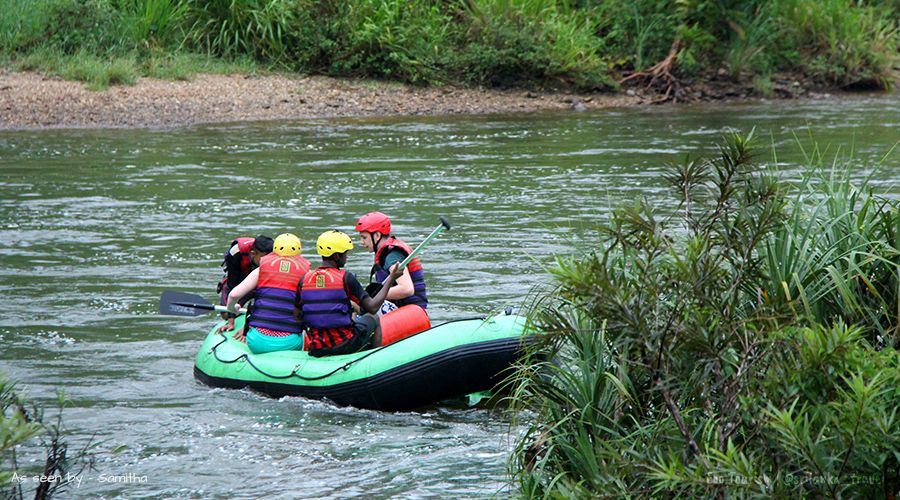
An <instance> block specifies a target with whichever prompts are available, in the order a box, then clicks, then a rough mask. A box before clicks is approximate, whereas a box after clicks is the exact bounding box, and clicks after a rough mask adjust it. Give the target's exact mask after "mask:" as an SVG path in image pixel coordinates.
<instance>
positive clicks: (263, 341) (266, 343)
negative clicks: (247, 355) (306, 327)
mask: <svg viewBox="0 0 900 500" xmlns="http://www.w3.org/2000/svg"><path fill="white" fill-rule="evenodd" d="M247 346H248V347H250V352H252V353H253V354H262V353H264V352H273V351H300V350H302V349H303V335H300V334H294V335H288V336H287V337H273V336H270V335H263V334H262V333H259V332H258V331H257V330H256V328H250V329H249V330H247Z"/></svg>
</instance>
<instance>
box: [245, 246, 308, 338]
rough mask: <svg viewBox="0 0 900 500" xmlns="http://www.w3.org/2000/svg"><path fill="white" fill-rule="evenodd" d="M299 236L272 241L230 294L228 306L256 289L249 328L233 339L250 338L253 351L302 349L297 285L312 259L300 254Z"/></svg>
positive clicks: (301, 328)
mask: <svg viewBox="0 0 900 500" xmlns="http://www.w3.org/2000/svg"><path fill="white" fill-rule="evenodd" d="M300 250H301V246H300V238H298V237H297V236H296V235H293V234H290V233H285V234H282V235H280V236H278V237H277V238H275V242H274V244H273V251H272V253H270V254H269V255H266V256H264V257H262V258H261V259H260V261H259V268H257V269H255V270H254V271H253V272H251V273H250V274H249V275H247V278H246V279H244V281H242V282H241V284H240V285H238V286H237V287H235V288H234V289H233V290H232V291H231V292H229V293H228V308H229V309H230V310H233V309H234V306H235V305H236V304H237V302H238V299H240V298H241V297H243V296H244V295H246V294H247V293H249V292H251V291H253V290H255V294H256V299H255V300H254V301H253V306H252V307H251V308H250V316H249V318H248V319H247V323H246V324H247V326H248V329H247V331H246V336H245V335H244V332H238V333H236V334H235V336H234V338H235V339H238V340H244V339H245V338H246V340H247V346H248V347H250V351H252V352H254V353H257V354H258V353H263V352H271V351H290V350H299V349H302V348H303V336H302V332H303V325H302V324H301V323H300V321H299V320H298V319H297V318H296V317H295V316H294V301H295V297H294V296H295V295H296V293H297V285H298V283H300V280H301V279H302V278H303V275H305V274H306V272H307V271H309V267H310V264H309V261H308V260H306V259H304V258H303V257H301V256H300Z"/></svg>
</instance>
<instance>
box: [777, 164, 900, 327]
mask: <svg viewBox="0 0 900 500" xmlns="http://www.w3.org/2000/svg"><path fill="white" fill-rule="evenodd" d="M891 152H893V150H891ZM891 152H889V153H888V154H890V153H891ZM886 157H887V155H886ZM806 163H807V164H808V165H811V166H812V167H813V168H812V169H811V170H810V173H809V174H807V175H806V176H804V178H803V180H802V182H801V184H800V186H799V187H798V192H797V194H796V196H795V198H794V199H793V200H792V202H791V203H790V205H789V213H788V221H789V222H788V223H787V224H785V225H784V226H782V227H780V228H779V229H778V230H777V231H775V232H773V234H772V235H771V237H770V239H769V240H768V241H767V242H766V246H765V251H764V255H765V257H766V259H767V263H768V270H769V274H768V275H769V283H768V284H767V285H766V286H764V287H763V290H764V293H765V295H766V297H767V298H768V300H769V301H771V303H772V304H778V305H780V306H781V307H784V306H790V307H793V308H796V313H797V314H799V315H807V316H808V317H809V319H810V320H811V321H813V322H816V323H826V324H827V323H830V322H833V321H835V320H837V319H841V320H843V321H845V322H847V323H850V324H856V325H859V327H860V328H861V329H862V331H863V332H865V333H866V334H867V336H868V338H869V341H870V342H873V343H875V344H876V345H880V344H883V343H885V342H890V343H891V344H893V343H894V342H896V341H897V340H898V339H900V335H898V333H900V332H898V331H897V329H898V327H900V288H898V287H900V239H898V235H900V212H898V206H897V203H896V202H892V201H890V200H887V199H884V198H881V197H879V196H877V195H876V194H874V193H873V191H872V189H871V188H870V187H869V186H868V184H867V183H866V182H865V181H864V180H863V181H861V182H857V181H854V180H852V178H851V175H850V173H851V171H850V169H849V168H847V167H838V166H836V165H834V164H832V165H831V167H829V166H828V165H827V164H826V163H825V162H824V158H823V155H822V152H821V151H819V150H818V148H813V149H812V150H811V151H810V152H808V153H807V154H806ZM846 163H847V164H848V165H852V164H853V160H852V158H850V159H847V160H846ZM877 167H878V166H876V168H877Z"/></svg>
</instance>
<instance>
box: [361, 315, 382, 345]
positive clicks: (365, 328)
mask: <svg viewBox="0 0 900 500" xmlns="http://www.w3.org/2000/svg"><path fill="white" fill-rule="evenodd" d="M357 329H358V330H360V331H359V332H358V333H357V335H359V334H363V333H364V334H365V335H371V337H369V342H368V347H367V349H374V348H376V347H381V322H380V321H378V316H376V315H374V314H366V315H365V316H362V317H361V318H359V320H358V321H357Z"/></svg>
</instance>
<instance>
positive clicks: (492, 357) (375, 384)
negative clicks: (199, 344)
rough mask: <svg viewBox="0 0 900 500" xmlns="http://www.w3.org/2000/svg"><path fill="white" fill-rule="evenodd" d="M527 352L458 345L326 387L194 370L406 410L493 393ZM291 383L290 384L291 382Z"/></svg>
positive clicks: (223, 382)
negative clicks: (357, 378) (366, 375)
mask: <svg viewBox="0 0 900 500" xmlns="http://www.w3.org/2000/svg"><path fill="white" fill-rule="evenodd" d="M522 353H523V344H522V340H521V339H518V338H510V339H500V340H492V341H487V342H478V343H473V344H467V345H462V346H457V347H454V348H451V349H447V350H445V351H441V352H438V353H435V354H432V355H430V356H425V357H423V358H419V359H417V360H415V361H412V362H410V363H407V364H405V365H401V366H397V367H395V368H391V369H390V370H386V371H384V372H381V373H379V374H377V375H373V376H371V377H368V378H365V379H361V380H355V381H353V382H345V383H343V384H336V385H332V386H326V387H310V386H304V385H299V384H302V383H303V380H302V379H300V378H299V377H298V378H296V379H294V380H295V381H296V382H297V383H296V384H282V383H275V382H248V381H244V380H235V379H229V378H220V377H212V376H209V375H207V374H206V373H204V372H202V371H201V370H200V369H198V368H197V367H196V366H194V377H195V378H196V379H197V380H199V381H200V382H203V383H204V384H206V385H209V386H212V387H225V388H229V389H243V388H245V387H246V388H250V389H252V390H254V391H257V392H261V393H263V394H266V395H268V396H271V397H274V398H280V397H284V396H301V397H305V398H313V399H321V398H328V399H330V400H332V401H334V402H335V403H337V404H339V405H342V406H355V407H357V408H369V409H373V410H383V411H403V410H411V409H414V408H419V407H422V406H427V405H431V404H434V403H437V402H440V401H444V400H447V399H452V398H457V397H461V396H465V395H466V394H471V393H473V392H477V391H484V390H487V389H491V388H492V387H494V386H495V385H496V384H497V383H498V382H500V381H501V380H502V379H503V377H504V376H505V375H506V373H505V372H506V370H507V369H508V368H510V367H511V366H512V364H513V363H514V362H515V361H516V359H518V358H519V357H520V356H521V355H522ZM288 380H290V379H288Z"/></svg>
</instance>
